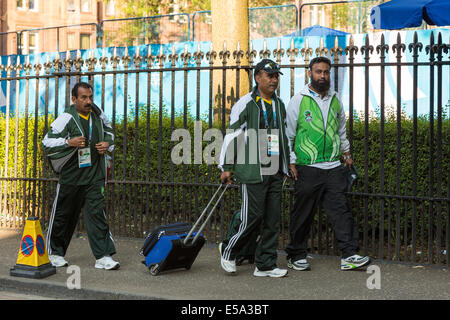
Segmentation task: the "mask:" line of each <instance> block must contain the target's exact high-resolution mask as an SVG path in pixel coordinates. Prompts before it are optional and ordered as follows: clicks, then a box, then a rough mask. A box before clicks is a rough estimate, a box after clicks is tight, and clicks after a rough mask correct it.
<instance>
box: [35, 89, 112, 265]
mask: <svg viewBox="0 0 450 320" xmlns="http://www.w3.org/2000/svg"><path fill="white" fill-rule="evenodd" d="M72 102H73V105H70V106H69V107H67V108H66V110H65V111H64V113H62V114H61V115H60V116H58V118H57V119H56V120H55V121H54V122H53V123H52V124H51V126H50V127H51V128H50V130H49V132H48V133H47V134H46V135H45V137H44V139H43V141H42V145H43V147H44V150H45V152H46V154H47V156H48V159H49V161H50V164H51V166H52V167H53V169H54V170H55V171H56V172H57V173H59V181H58V186H57V190H56V197H55V201H54V204H53V208H52V213H51V216H50V221H49V226H48V230H47V241H46V242H47V250H48V253H49V259H50V262H51V263H52V264H53V265H54V266H56V267H62V266H67V265H68V262H67V261H66V260H65V259H64V256H65V254H66V251H67V248H68V246H69V243H70V240H71V238H72V235H73V232H74V231H75V227H76V225H77V223H78V218H79V215H80V212H81V211H82V213H83V220H84V223H85V226H86V231H87V235H88V240H89V245H90V247H91V250H92V253H93V255H94V257H95V259H96V262H95V268H98V269H106V270H113V269H118V268H119V266H120V265H119V263H118V262H117V261H114V260H113V259H112V258H111V256H112V255H113V254H115V253H116V249H115V245H114V241H113V238H112V236H111V233H110V231H109V226H108V221H107V219H106V215H105V211H104V191H105V183H106V178H107V175H106V166H107V163H106V158H105V157H106V153H107V152H112V151H113V149H114V135H113V132H112V128H111V125H110V122H109V120H108V119H107V118H106V116H105V114H104V113H103V112H102V111H101V110H100V109H99V108H98V107H97V106H96V105H95V104H94V103H93V90H92V87H91V86H90V85H89V84H87V83H84V82H80V83H77V84H76V85H75V86H74V88H73V90H72Z"/></svg>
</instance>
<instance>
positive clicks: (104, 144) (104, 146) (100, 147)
mask: <svg viewBox="0 0 450 320" xmlns="http://www.w3.org/2000/svg"><path fill="white" fill-rule="evenodd" d="M108 148H109V142H108V141H101V142H99V143H97V144H96V145H95V149H97V151H98V153H99V154H105V153H106V152H107V151H108Z"/></svg>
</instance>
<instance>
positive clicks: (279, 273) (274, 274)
mask: <svg viewBox="0 0 450 320" xmlns="http://www.w3.org/2000/svg"><path fill="white" fill-rule="evenodd" d="M287 273H288V271H287V269H280V268H275V269H272V270H265V271H261V270H258V268H255V272H253V275H254V276H255V277H271V278H281V277H284V276H286V275H287Z"/></svg>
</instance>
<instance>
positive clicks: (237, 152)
mask: <svg viewBox="0 0 450 320" xmlns="http://www.w3.org/2000/svg"><path fill="white" fill-rule="evenodd" d="M254 74H255V81H256V83H257V86H256V87H255V88H254V89H253V90H252V92H250V93H248V94H246V95H245V96H243V97H242V98H241V99H239V101H238V102H237V103H236V104H235V105H234V106H233V107H232V108H231V114H230V126H229V129H231V130H229V131H227V134H226V136H225V138H224V142H223V145H222V151H221V155H220V164H219V168H220V169H221V170H222V174H221V181H222V182H226V183H230V182H231V171H233V175H234V177H236V179H237V180H238V182H240V183H241V184H242V206H241V223H240V225H239V228H238V230H237V232H236V233H235V234H234V235H232V236H231V237H228V238H227V239H226V240H224V241H223V242H222V243H220V244H219V250H220V253H221V266H222V268H223V269H224V270H225V271H226V272H229V273H234V272H236V261H235V259H236V255H237V254H238V253H239V251H240V249H241V248H242V247H243V246H244V245H245V244H246V243H247V242H248V241H251V239H252V234H253V233H254V232H255V231H256V232H259V230H260V227H261V224H262V228H261V233H260V238H259V241H258V243H257V247H256V252H255V265H256V268H255V271H254V273H253V274H254V276H259V277H266V276H268V277H283V276H285V275H286V274H287V270H286V269H280V268H277V248H278V234H279V222H280V212H281V192H282V184H283V178H284V176H287V175H288V161H289V160H288V150H289V149H288V144H287V137H286V133H285V116H286V111H285V107H284V104H283V102H282V101H281V99H280V98H279V97H277V95H276V94H275V91H276V89H277V88H278V83H279V74H280V68H279V66H278V65H277V64H276V63H275V62H273V61H271V60H269V59H263V60H262V61H261V62H259V63H258V64H257V65H256V66H255V71H254Z"/></svg>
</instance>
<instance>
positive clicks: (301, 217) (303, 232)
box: [286, 166, 359, 260]
mask: <svg viewBox="0 0 450 320" xmlns="http://www.w3.org/2000/svg"><path fill="white" fill-rule="evenodd" d="M296 169H297V173H298V179H297V180H296V182H295V188H294V190H295V203H294V207H293V209H292V211H291V214H290V225H289V233H290V242H289V244H288V246H287V247H286V253H287V255H288V256H287V258H288V259H293V260H298V259H304V258H306V255H307V242H308V236H309V232H310V229H311V224H312V222H313V220H314V213H315V212H316V210H317V207H318V205H319V203H320V202H321V203H322V206H323V209H324V211H325V213H326V215H327V216H328V219H329V221H330V223H331V226H332V228H333V230H334V234H335V237H336V240H337V243H338V247H339V249H340V250H341V254H342V258H347V257H349V256H352V255H354V254H357V253H358V251H359V235H358V226H357V225H356V223H355V221H354V219H353V216H352V213H351V210H350V206H349V203H348V201H347V198H346V196H345V194H344V192H345V191H346V188H347V179H346V176H345V168H344V167H343V166H339V167H337V168H333V169H329V170H323V169H318V168H314V167H309V166H296Z"/></svg>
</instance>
